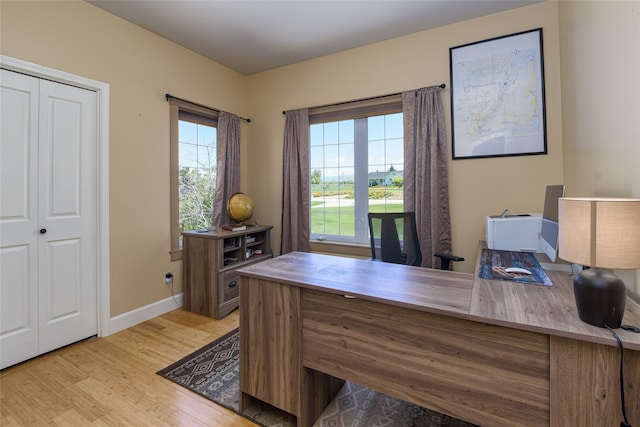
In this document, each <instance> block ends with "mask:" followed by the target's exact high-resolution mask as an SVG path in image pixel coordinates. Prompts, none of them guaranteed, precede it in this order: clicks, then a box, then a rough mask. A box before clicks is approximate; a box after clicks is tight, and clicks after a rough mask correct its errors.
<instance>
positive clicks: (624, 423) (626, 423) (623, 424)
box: [604, 323, 631, 427]
mask: <svg viewBox="0 0 640 427" xmlns="http://www.w3.org/2000/svg"><path fill="white" fill-rule="evenodd" d="M604 327H605V328H607V329H608V330H609V332H611V334H612V335H613V337H614V338H615V339H616V341H618V346H619V347H620V398H621V404H622V416H623V418H624V421H621V422H620V427H631V424H629V420H628V419H627V410H626V405H625V402H624V347H623V346H622V341H621V340H620V337H619V336H618V334H616V331H614V330H613V329H611V328H610V327H609V325H607V324H606V323H605V324H604Z"/></svg>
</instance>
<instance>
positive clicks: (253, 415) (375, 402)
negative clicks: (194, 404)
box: [158, 329, 474, 427]
mask: <svg viewBox="0 0 640 427" xmlns="http://www.w3.org/2000/svg"><path fill="white" fill-rule="evenodd" d="M239 347H240V341H239V332H238V329H236V330H234V331H231V332H229V333H228V334H226V335H225V336H223V337H221V338H219V339H217V340H215V341H214V342H212V343H210V344H208V345H206V346H204V347H203V348H201V349H199V350H197V351H195V352H194V353H192V354H190V355H188V356H186V357H184V358H183V359H181V360H179V361H177V362H175V363H173V364H172V365H170V366H168V367H166V368H165V369H163V370H161V371H158V374H159V375H162V376H163V377H165V378H167V379H170V380H171V381H174V382H176V383H178V384H180V385H181V386H183V387H186V388H187V389H189V390H192V391H194V392H195V393H198V394H200V395H202V396H204V397H206V398H207V399H210V400H212V401H213V402H215V403H217V404H218V405H221V406H224V407H225V408H227V409H231V410H233V411H234V412H236V413H239V414H240V412H239V407H240V404H239V398H240V390H239V363H238V354H239ZM240 415H242V416H244V417H246V418H248V419H250V420H252V421H253V422H255V423H256V424H259V425H261V426H264V427H293V426H295V418H294V417H293V416H291V415H289V414H287V413H285V412H283V411H280V410H278V409H277V408H273V407H271V406H269V405H266V404H264V405H255V406H252V407H250V408H248V409H247V410H246V411H244V413H242V414H240ZM347 426H349V427H473V426H474V425H473V424H470V423H467V422H464V421H461V420H458V419H456V418H452V417H449V416H447V415H443V414H439V413H437V412H433V411H430V410H428V409H425V408H422V407H420V406H416V405H413V404H410V403H407V402H404V401H402V400H399V399H395V398H393V397H390V396H387V395H384V394H382V393H378V392H375V391H373V390H370V389H368V388H365V387H362V386H360V385H357V384H353V383H350V382H346V383H345V384H344V386H343V387H342V389H341V390H340V391H339V392H338V394H337V395H336V397H335V398H334V399H333V400H332V401H331V403H329V405H328V406H327V408H326V409H325V410H324V412H323V413H322V415H321V416H320V418H319V419H318V420H317V421H316V422H315V424H314V427H347Z"/></svg>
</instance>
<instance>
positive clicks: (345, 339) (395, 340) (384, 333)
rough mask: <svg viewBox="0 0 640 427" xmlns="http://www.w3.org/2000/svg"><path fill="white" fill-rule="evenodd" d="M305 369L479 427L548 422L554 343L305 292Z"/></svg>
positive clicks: (535, 336) (530, 335) (534, 336)
mask: <svg viewBox="0 0 640 427" xmlns="http://www.w3.org/2000/svg"><path fill="white" fill-rule="evenodd" d="M302 306H303V308H302V312H303V343H304V345H303V364H304V365H305V366H306V367H309V368H312V369H316V370H318V371H322V372H326V373H328V374H330V375H333V376H335V377H338V378H343V379H346V380H350V381H353V382H356V383H359V384H362V385H364V386H367V387H370V388H373V389H375V390H379V391H381V392H383V393H386V394H389V395H392V396H395V397H398V398H400V399H403V400H406V401H409V402H412V403H415V404H418V405H421V406H425V407H428V408H430V409H433V410H436V411H439V412H442V413H445V414H449V415H452V416H455V417H458V418H463V419H465V420H467V421H470V422H472V423H475V424H479V425H491V426H507V425H508V426H513V425H548V424H549V338H548V336H546V335H541V334H536V333H532V332H526V331H519V330H514V329H509V328H503V327H499V326H491V325H486V324H482V323H476V322H470V321H467V320H463V319H456V318H451V317H447V316H441V315H436V314H432V313H425V312H419V311H415V310H408V309H403V308H399V307H393V306H388V305H384V304H379V303H375V302H371V301H364V300H359V299H346V298H344V297H342V296H339V295H329V294H324V293H320V292H317V291H313V290H304V291H303V303H302Z"/></svg>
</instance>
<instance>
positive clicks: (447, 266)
mask: <svg viewBox="0 0 640 427" xmlns="http://www.w3.org/2000/svg"><path fill="white" fill-rule="evenodd" d="M433 256H434V257H437V258H440V270H451V262H458V261H464V258H462V257H460V256H456V255H451V254H445V253H442V252H436V253H435V254H433Z"/></svg>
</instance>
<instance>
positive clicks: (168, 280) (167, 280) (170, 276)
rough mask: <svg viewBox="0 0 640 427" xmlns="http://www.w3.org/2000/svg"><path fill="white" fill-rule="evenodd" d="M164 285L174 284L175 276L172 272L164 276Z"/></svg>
mask: <svg viewBox="0 0 640 427" xmlns="http://www.w3.org/2000/svg"><path fill="white" fill-rule="evenodd" d="M164 283H166V284H167V285H170V284H172V283H173V274H172V273H171V272H168V273H167V274H165V275H164Z"/></svg>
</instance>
